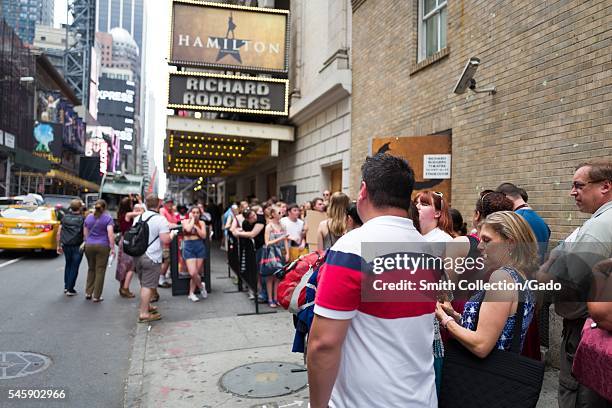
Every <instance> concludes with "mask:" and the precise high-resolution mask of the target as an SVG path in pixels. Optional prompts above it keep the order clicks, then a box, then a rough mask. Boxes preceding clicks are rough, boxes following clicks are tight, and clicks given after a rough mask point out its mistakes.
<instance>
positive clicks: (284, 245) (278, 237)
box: [261, 206, 289, 307]
mask: <svg viewBox="0 0 612 408" xmlns="http://www.w3.org/2000/svg"><path fill="white" fill-rule="evenodd" d="M266 218H267V219H268V224H267V225H266V229H265V231H264V242H265V244H266V248H268V249H269V248H270V247H277V248H278V249H279V250H278V251H276V253H277V254H282V253H283V250H284V254H285V262H289V236H288V235H287V230H285V228H284V227H283V226H282V225H281V223H280V219H281V209H280V208H278V207H275V206H272V207H268V208H267V209H266ZM268 253H270V252H268ZM264 271H266V272H267V271H269V268H261V275H262V277H263V278H264V279H265V281H266V291H267V292H268V305H269V306H270V307H276V306H277V305H278V299H277V293H276V292H277V289H278V279H276V277H275V276H274V275H267V274H265V273H264Z"/></svg>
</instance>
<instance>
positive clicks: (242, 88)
mask: <svg viewBox="0 0 612 408" xmlns="http://www.w3.org/2000/svg"><path fill="white" fill-rule="evenodd" d="M168 108H170V109H185V110H201V111H216V112H238V113H252V114H260V115H276V116H287V115H288V114H289V81H288V80H286V79H274V78H258V77H247V76H235V75H221V74H211V73H204V72H174V73H171V74H170V78H169V83H168Z"/></svg>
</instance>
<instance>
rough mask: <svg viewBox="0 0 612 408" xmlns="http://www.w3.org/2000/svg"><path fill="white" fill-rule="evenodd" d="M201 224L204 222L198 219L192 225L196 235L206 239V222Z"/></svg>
mask: <svg viewBox="0 0 612 408" xmlns="http://www.w3.org/2000/svg"><path fill="white" fill-rule="evenodd" d="M202 224H204V223H203V222H202V221H198V222H197V224H194V226H193V227H194V228H195V230H196V233H197V234H198V237H200V238H202V239H206V224H204V225H202Z"/></svg>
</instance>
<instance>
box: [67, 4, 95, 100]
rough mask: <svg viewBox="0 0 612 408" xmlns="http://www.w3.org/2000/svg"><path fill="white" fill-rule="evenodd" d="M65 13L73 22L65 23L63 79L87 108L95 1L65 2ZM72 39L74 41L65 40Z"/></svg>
mask: <svg viewBox="0 0 612 408" xmlns="http://www.w3.org/2000/svg"><path fill="white" fill-rule="evenodd" d="M68 14H69V16H70V17H72V23H71V24H66V44H67V48H66V53H65V55H64V76H65V78H66V82H68V84H70V86H71V87H72V89H74V92H75V93H76V95H77V97H78V98H79V99H80V100H81V104H82V105H83V106H85V108H88V107H89V106H88V105H89V104H88V101H89V76H90V71H91V50H92V48H93V46H94V40H95V31H96V1H95V0H68ZM69 39H74V41H70V42H69V41H68V40H69Z"/></svg>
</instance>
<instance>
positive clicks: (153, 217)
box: [134, 210, 170, 263]
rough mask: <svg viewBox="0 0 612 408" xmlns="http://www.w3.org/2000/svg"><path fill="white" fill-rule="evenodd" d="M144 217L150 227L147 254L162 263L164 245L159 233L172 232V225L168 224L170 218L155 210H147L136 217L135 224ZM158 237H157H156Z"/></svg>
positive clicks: (156, 261) (151, 258)
mask: <svg viewBox="0 0 612 408" xmlns="http://www.w3.org/2000/svg"><path fill="white" fill-rule="evenodd" d="M140 218H142V219H143V220H144V221H147V220H149V221H148V222H147V225H148V227H149V244H150V245H149V248H147V252H145V255H146V256H148V257H149V259H150V260H152V261H153V262H155V263H162V258H163V254H162V245H161V240H160V239H159V234H163V233H166V232H170V226H169V224H168V220H166V217H164V216H163V215H160V214H158V213H156V212H153V211H149V210H147V211H145V212H144V213H143V214H142V215H139V216H138V217H136V218H134V225H136V223H137V222H138V221H140ZM156 238H157V239H156Z"/></svg>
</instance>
